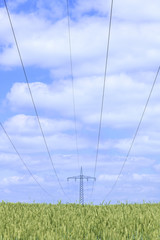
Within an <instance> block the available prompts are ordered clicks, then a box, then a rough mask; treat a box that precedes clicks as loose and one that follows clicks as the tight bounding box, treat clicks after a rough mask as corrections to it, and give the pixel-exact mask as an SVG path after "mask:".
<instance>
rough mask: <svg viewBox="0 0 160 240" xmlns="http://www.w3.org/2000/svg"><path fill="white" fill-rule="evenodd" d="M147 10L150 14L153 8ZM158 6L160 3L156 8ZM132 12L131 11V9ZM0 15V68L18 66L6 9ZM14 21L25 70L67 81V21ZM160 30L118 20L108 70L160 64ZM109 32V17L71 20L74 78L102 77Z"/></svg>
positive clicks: (19, 17) (35, 17) (154, 25)
mask: <svg viewBox="0 0 160 240" xmlns="http://www.w3.org/2000/svg"><path fill="white" fill-rule="evenodd" d="M132 2H133V1H132ZM96 4H97V3H96ZM122 6H123V5H122ZM135 6H137V5H135ZM145 6H146V4H145ZM147 6H148V9H149V8H150V4H149V3H148V5H147ZM157 6H159V4H158V3H157V5H155V7H157ZM131 7H132V6H131ZM138 9H139V8H138ZM157 9H158V8H157ZM131 10H132V12H133V9H131ZM131 10H130V11H131ZM1 11H2V16H3V24H2V25H1V26H0V34H1V35H2V36H3V37H2V39H1V44H2V49H3V51H2V52H1V58H0V64H1V65H3V66H17V65H18V66H20V61H19V57H18V54H17V50H16V47H15V44H14V41H13V37H11V29H10V27H9V23H8V20H7V16H6V15H5V14H4V13H3V12H4V11H3V9H2V10H1ZM11 17H12V19H13V25H14V26H15V32H16V35H17V40H18V42H19V46H20V50H21V53H22V58H23V60H24V64H25V66H39V67H43V68H47V69H50V71H51V72H52V74H53V76H55V77H61V76H68V75H69V74H70V70H69V69H70V68H69V43H68V30H67V18H63V19H60V20H59V21H56V22H53V23H52V22H51V21H48V20H47V19H46V18H43V17H39V16H38V15H37V14H36V13H31V14H28V15H27V14H19V15H18V14H13V15H12V16H11ZM159 25H160V23H159V21H156V22H154V21H152V22H150V23H149V24H148V22H142V23H141V22H140V23H139V22H138V23H135V22H126V21H117V20H116V21H114V22H113V26H112V31H111V43H110V52H109V67H108V70H109V71H111V72H114V73H116V72H117V71H118V72H120V71H122V72H123V71H139V70H140V69H143V70H144V69H145V70H146V69H147V70H148V69H153V68H154V69H155V67H156V68H157V67H158V65H159V63H160V58H159V48H160V41H159V27H160V26H159ZM6 29H7V30H6ZM107 32H108V25H107V19H106V17H98V16H92V17H91V16H88V17H82V18H80V19H79V20H78V21H71V42H72V55H73V73H74V76H91V75H92V76H94V75H103V74H104V64H105V55H106V47H107V34H108V33H107ZM150 32H152V34H150ZM4 33H5V34H4ZM95 33H96V34H95ZM28 36H29V37H28ZM6 40H7V41H6ZM6 43H8V44H6ZM117 43H118V44H117ZM30 53H32V54H30Z"/></svg>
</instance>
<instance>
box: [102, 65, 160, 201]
mask: <svg viewBox="0 0 160 240" xmlns="http://www.w3.org/2000/svg"><path fill="white" fill-rule="evenodd" d="M159 71H160V66H159V68H158V71H157V73H156V76H155V79H154V81H153V84H152V87H151V91H150V93H149V96H148V99H147V102H146V104H145V107H144V110H143V112H142V115H141V118H140V121H139V123H138V126H137V129H136V131H135V134H134V137H133V139H132V142H131V145H130V148H129V150H128V153H127V155H126V157H125V161H124V162H123V165H122V168H121V170H120V172H119V174H118V177H117V179H116V181H115V182H114V184H113V186H112V188H111V190H110V191H109V192H108V193H107V195H106V197H108V196H109V194H110V193H111V192H112V191H113V189H114V187H115V185H116V183H117V182H118V179H119V177H120V175H121V173H122V171H123V168H124V166H125V163H126V161H127V160H128V157H129V155H130V152H131V149H132V147H133V144H134V141H135V139H136V136H137V134H138V131H139V128H140V125H141V123H142V120H143V117H144V114H145V111H146V109H147V106H148V103H149V100H150V97H151V94H152V92H153V89H154V86H155V83H156V80H157V77H158V74H159ZM106 197H105V199H106ZM105 199H104V201H105Z"/></svg>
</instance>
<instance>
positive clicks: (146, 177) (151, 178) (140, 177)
mask: <svg viewBox="0 0 160 240" xmlns="http://www.w3.org/2000/svg"><path fill="white" fill-rule="evenodd" d="M132 176H133V179H134V180H135V181H145V182H146V181H147V182H154V183H155V182H160V179H159V176H158V175H156V174H137V173H133V175H132Z"/></svg>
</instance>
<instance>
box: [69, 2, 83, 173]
mask: <svg viewBox="0 0 160 240" xmlns="http://www.w3.org/2000/svg"><path fill="white" fill-rule="evenodd" d="M66 1H67V19H68V40H69V52H70V71H71V79H72V96H73V98H72V100H73V111H74V123H75V140H76V150H77V160H78V169H79V168H80V165H79V147H78V133H77V118H76V104H75V91H74V79H73V61H72V46H71V29H70V12H69V2H68V1H69V0H66Z"/></svg>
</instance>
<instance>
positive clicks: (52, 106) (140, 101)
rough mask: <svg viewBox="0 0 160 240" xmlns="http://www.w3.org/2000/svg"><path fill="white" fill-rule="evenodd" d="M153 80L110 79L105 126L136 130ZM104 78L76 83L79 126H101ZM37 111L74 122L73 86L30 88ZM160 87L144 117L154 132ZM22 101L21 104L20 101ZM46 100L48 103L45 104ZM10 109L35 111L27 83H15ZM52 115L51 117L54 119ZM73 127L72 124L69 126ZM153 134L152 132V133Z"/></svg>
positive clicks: (9, 96) (38, 85)
mask: <svg viewBox="0 0 160 240" xmlns="http://www.w3.org/2000/svg"><path fill="white" fill-rule="evenodd" d="M152 82H153V78H151V79H150V80H149V81H148V82H146V83H145V82H138V81H136V80H135V79H134V78H130V77H129V76H127V75H124V74H122V75H115V76H110V77H109V78H108V79H107V82H106V93H105V102H104V111H103V124H104V126H106V125H109V126H112V127H114V128H128V127H131V126H134V127H136V126H137V124H138V122H139V120H140V117H141V115H142V112H143V110H144V106H145V103H146V101H147V98H148V96H149V92H150V89H151V86H152ZM102 85H103V78H100V77H93V78H78V79H75V82H74V88H75V90H74V91H75V104H76V115H77V118H78V122H79V121H81V122H84V123H85V124H97V123H99V117H100V107H101V97H102ZM30 87H31V90H32V93H33V96H34V99H35V103H36V106H37V108H38V109H40V110H43V111H45V112H46V110H47V111H48V113H49V114H51V113H52V112H53V114H54V113H56V114H59V116H63V117H65V118H68V117H69V118H72V119H73V102H72V88H71V82H70V81H67V80H63V81H54V82H53V84H52V85H47V84H44V83H40V82H39V83H38V82H35V83H31V84H30ZM159 89H160V85H159V83H157V85H156V86H155V89H154V91H153V93H152V96H151V101H150V102H149V104H148V107H147V111H146V113H145V116H144V120H143V123H142V124H143V126H146V125H147V127H148V126H149V128H151V126H152V129H153V128H154V127H156V128H157V127H158V126H159V124H158V121H157V119H158V118H159V117H160V107H159V104H158V101H159V100H160V99H159ZM19 99H21V101H19ZM44 99H45V101H44ZM7 101H8V103H9V106H10V107H11V108H12V109H13V110H14V111H19V110H21V111H23V112H24V113H25V112H27V109H33V106H32V102H31V98H30V95H29V92H28V87H27V85H26V84H25V83H15V84H14V85H13V87H12V88H11V90H10V92H9V93H8V94H7ZM53 114H52V115H53ZM70 124H71V123H70ZM150 130H151V129H150Z"/></svg>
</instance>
